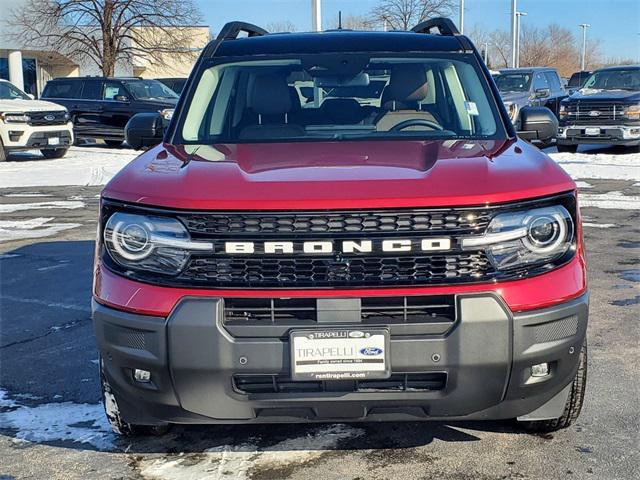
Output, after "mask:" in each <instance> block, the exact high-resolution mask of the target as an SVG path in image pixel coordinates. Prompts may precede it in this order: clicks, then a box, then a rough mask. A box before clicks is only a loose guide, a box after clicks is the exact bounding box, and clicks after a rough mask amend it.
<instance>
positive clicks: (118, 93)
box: [102, 82, 128, 100]
mask: <svg viewBox="0 0 640 480" xmlns="http://www.w3.org/2000/svg"><path fill="white" fill-rule="evenodd" d="M116 97H128V95H127V91H126V90H125V88H124V86H122V84H121V83H120V82H105V84H104V91H103V95H102V99H103V100H116Z"/></svg>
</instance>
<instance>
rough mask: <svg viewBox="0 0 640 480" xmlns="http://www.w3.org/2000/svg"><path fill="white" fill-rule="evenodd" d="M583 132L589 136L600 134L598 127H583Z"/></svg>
mask: <svg viewBox="0 0 640 480" xmlns="http://www.w3.org/2000/svg"><path fill="white" fill-rule="evenodd" d="M584 134H585V135H589V136H590V137H597V136H598V135H600V129H599V128H593V127H591V128H585V129H584Z"/></svg>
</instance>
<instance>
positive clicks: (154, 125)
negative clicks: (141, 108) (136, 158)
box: [124, 113, 165, 150]
mask: <svg viewBox="0 0 640 480" xmlns="http://www.w3.org/2000/svg"><path fill="white" fill-rule="evenodd" d="M164 128H165V122H164V120H163V118H162V116H161V115H160V114H159V113H138V114H136V115H134V116H133V117H131V118H130V119H129V121H128V122H127V125H126V126H125V127H124V138H125V140H126V141H127V143H128V144H129V146H130V147H131V148H133V149H135V150H140V149H141V148H145V147H153V146H154V145H157V144H159V143H160V142H161V141H162V137H163V136H164Z"/></svg>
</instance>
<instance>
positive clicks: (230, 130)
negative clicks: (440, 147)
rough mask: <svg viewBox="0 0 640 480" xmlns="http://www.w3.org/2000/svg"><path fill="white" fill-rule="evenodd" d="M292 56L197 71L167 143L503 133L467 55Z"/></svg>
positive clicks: (489, 135)
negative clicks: (193, 86) (174, 132)
mask: <svg viewBox="0 0 640 480" xmlns="http://www.w3.org/2000/svg"><path fill="white" fill-rule="evenodd" d="M451 57H452V55H451V54H449V55H448V56H445V55H442V56H439V57H438V56H435V54H434V57H432V58H425V57H424V56H421V57H415V58H402V57H384V58H378V57H371V56H369V55H366V54H343V55H340V56H339V57H338V56H336V55H299V56H295V57H287V58H280V57H279V58H274V59H271V60H244V58H246V57H243V59H242V60H241V61H237V62H229V63H223V64H219V65H213V66H211V67H209V68H206V69H205V70H204V71H203V72H202V75H201V76H200V78H199V80H198V81H197V82H198V83H197V87H196V89H195V92H194V93H193V97H192V98H191V99H190V101H189V103H188V106H187V112H186V115H181V119H180V121H179V123H178V126H177V129H178V137H181V138H179V140H178V141H177V142H176V143H180V142H182V143H192V144H193V143H207V144H212V143H242V142H264V141H285V140H286V141H314V140H316V141H320V140H352V139H383V138H387V139H388V138H392V139H393V138H420V139H423V138H424V139H431V138H433V139H436V138H438V139H446V138H477V139H489V138H496V137H497V136H500V138H504V136H505V135H506V134H505V133H504V130H502V129H501V123H500V121H499V115H498V112H497V109H496V105H495V101H494V99H493V97H492V96H491V93H490V91H489V90H488V85H487V82H486V80H485V78H484V76H483V75H482V72H481V70H480V69H479V67H478V65H477V62H476V60H475V57H474V56H473V55H468V54H458V55H456V56H455V59H453V58H451Z"/></svg>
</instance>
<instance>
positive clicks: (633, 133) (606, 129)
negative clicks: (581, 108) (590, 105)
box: [556, 124, 640, 146]
mask: <svg viewBox="0 0 640 480" xmlns="http://www.w3.org/2000/svg"><path fill="white" fill-rule="evenodd" d="M589 129H599V134H597V135H588V134H587V132H589ZM591 131H592V132H593V130H591ZM556 142H557V143H558V145H579V144H582V143H606V144H615V145H627V146H633V145H640V125H587V124H585V125H575V124H570V125H561V126H560V127H559V128H558V135H557V137H556Z"/></svg>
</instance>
